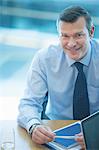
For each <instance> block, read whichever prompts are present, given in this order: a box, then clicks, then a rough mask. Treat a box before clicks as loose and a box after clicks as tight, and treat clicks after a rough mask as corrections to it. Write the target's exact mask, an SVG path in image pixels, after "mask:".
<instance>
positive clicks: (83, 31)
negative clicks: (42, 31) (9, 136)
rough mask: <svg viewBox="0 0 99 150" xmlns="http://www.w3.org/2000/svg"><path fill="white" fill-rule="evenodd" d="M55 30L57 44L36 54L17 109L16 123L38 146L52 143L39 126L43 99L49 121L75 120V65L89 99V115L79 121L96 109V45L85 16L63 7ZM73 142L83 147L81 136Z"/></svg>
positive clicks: (98, 71)
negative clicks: (57, 38) (81, 68)
mask: <svg viewBox="0 0 99 150" xmlns="http://www.w3.org/2000/svg"><path fill="white" fill-rule="evenodd" d="M57 29H58V33H59V40H60V43H59V44H58V45H56V46H54V45H51V46H49V47H48V48H47V49H43V50H40V51H38V52H37V53H36V55H35V57H34V59H33V62H32V65H31V67H30V70H29V73H28V81H27V87H26V89H25V94H24V97H23V98H22V99H21V102H20V106H19V111H20V114H19V117H18V122H19V124H20V125H21V126H22V127H24V128H25V129H26V130H27V131H28V132H29V133H30V134H31V136H32V140H33V141H34V142H36V143H38V144H43V143H46V142H49V141H52V140H53V139H54V137H55V135H54V133H53V132H52V131H51V130H50V129H49V128H48V127H45V126H44V125H43V124H42V123H41V119H40V117H41V116H40V115H41V112H42V104H43V102H44V101H46V100H47V107H46V115H47V116H48V117H49V119H51V120H69V119H75V118H74V104H73V103H74V102H73V99H74V91H75V90H74V88H75V82H76V79H77V75H78V74H79V73H78V69H77V68H76V66H75V62H80V64H83V72H84V76H85V77H84V78H86V82H87V87H86V89H87V92H86V93H88V94H87V97H88V99H89V102H88V103H87V104H88V107H89V108H87V109H89V112H88V114H87V115H85V116H83V113H84V112H83V113H82V118H81V119H83V118H84V117H86V116H88V115H90V114H92V113H93V112H95V111H97V110H99V75H98V74H99V44H98V43H97V42H96V41H95V40H94V39H92V37H93V34H94V26H93V23H92V19H91V17H90V15H89V13H88V12H87V11H86V10H85V9H83V8H81V7H79V6H74V7H69V8H66V9H65V10H63V11H62V12H61V14H60V16H59V19H58V21H57ZM79 82H80V81H79ZM82 84H83V83H82ZM81 87H82V85H81ZM79 89H80V86H79ZM83 89H84V88H82V92H83ZM79 93H80V92H78V94H79ZM82 98H83V94H82ZM84 99H86V98H83V100H84ZM86 101H87V100H86ZM80 103H81V100H80ZM77 107H79V108H80V107H82V108H81V111H83V106H82V104H81V105H79V106H78V105H77ZM77 110H79V109H77ZM84 111H85V110H84ZM79 114H81V112H80V111H79V112H78V115H79ZM75 140H77V141H78V142H79V143H80V144H81V145H82V147H84V144H83V137H82V135H81V134H80V135H78V136H77V138H75Z"/></svg>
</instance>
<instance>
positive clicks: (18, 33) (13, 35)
mask: <svg viewBox="0 0 99 150" xmlns="http://www.w3.org/2000/svg"><path fill="white" fill-rule="evenodd" d="M70 5H79V6H83V7H84V8H86V9H87V10H88V11H89V13H90V14H91V15H92V18H93V22H94V25H95V35H94V36H95V38H96V39H99V1H98V0H82V1H79V0H24V1H22V0H0V119H6V118H10V119H13V118H16V116H17V106H18V103H19V99H20V97H21V95H22V94H23V90H24V86H25V81H26V75H27V71H28V68H29V65H30V63H31V61H32V58H33V56H34V54H35V53H36V52H37V50H39V49H40V48H42V47H46V46H48V45H49V44H51V43H54V44H55V43H57V42H58V35H57V31H56V20H57V17H58V15H59V13H60V11H61V10H62V9H64V8H65V7H68V6H70ZM12 112H13V113H12Z"/></svg>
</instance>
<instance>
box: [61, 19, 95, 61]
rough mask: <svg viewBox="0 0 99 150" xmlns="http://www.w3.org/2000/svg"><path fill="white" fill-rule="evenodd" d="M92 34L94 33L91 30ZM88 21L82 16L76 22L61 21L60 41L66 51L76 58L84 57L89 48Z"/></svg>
mask: <svg viewBox="0 0 99 150" xmlns="http://www.w3.org/2000/svg"><path fill="white" fill-rule="evenodd" d="M91 34H93V33H92V32H91ZM91 34H90V35H89V32H88V29H87V27H86V22H85V19H84V18H83V17H80V18H79V19H78V20H77V21H76V22H74V23H67V22H63V21H60V22H59V36H60V43H61V46H62V47H63V49H64V52H65V53H66V54H67V55H68V56H69V57H70V58H72V59H74V60H80V59H81V58H83V57H84V56H85V55H86V53H87V51H88V48H89V43H90V38H91V36H92V35H91Z"/></svg>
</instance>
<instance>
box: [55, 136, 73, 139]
mask: <svg viewBox="0 0 99 150" xmlns="http://www.w3.org/2000/svg"><path fill="white" fill-rule="evenodd" d="M55 138H61V139H75V136H71V135H69V136H57V135H56V136H55Z"/></svg>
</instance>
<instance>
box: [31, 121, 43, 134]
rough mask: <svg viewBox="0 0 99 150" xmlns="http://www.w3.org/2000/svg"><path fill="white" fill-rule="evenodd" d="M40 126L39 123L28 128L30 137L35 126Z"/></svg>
mask: <svg viewBox="0 0 99 150" xmlns="http://www.w3.org/2000/svg"><path fill="white" fill-rule="evenodd" d="M38 125H41V124H40V123H35V124H33V125H32V126H31V127H30V128H29V134H30V135H32V133H33V131H34V129H35V128H36V126H38Z"/></svg>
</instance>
